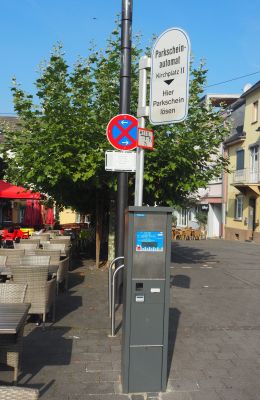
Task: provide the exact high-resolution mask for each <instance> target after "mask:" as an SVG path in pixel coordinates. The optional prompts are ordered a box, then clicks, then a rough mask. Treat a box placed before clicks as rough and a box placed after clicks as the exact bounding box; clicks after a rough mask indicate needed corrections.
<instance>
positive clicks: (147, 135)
mask: <svg viewBox="0 0 260 400" xmlns="http://www.w3.org/2000/svg"><path fill="white" fill-rule="evenodd" d="M153 146H154V135H153V131H152V130H151V129H145V128H138V137H137V147H141V148H143V149H148V150H153Z"/></svg>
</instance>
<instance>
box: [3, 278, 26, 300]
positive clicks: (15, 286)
mask: <svg viewBox="0 0 260 400" xmlns="http://www.w3.org/2000/svg"><path fill="white" fill-rule="evenodd" d="M26 288H27V285H24V284H20V283H12V282H8V283H0V303H23V302H24V298H25V292H26Z"/></svg>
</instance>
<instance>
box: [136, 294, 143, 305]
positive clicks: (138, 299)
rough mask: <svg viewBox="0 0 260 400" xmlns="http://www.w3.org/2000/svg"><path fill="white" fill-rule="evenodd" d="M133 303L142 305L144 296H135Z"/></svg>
mask: <svg viewBox="0 0 260 400" xmlns="http://www.w3.org/2000/svg"><path fill="white" fill-rule="evenodd" d="M135 301H136V302H137V303H144V294H138V295H137V296H135Z"/></svg>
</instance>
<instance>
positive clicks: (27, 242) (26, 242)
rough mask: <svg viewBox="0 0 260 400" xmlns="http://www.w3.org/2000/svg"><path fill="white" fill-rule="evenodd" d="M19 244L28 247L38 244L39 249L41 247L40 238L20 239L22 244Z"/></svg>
mask: <svg viewBox="0 0 260 400" xmlns="http://www.w3.org/2000/svg"><path fill="white" fill-rule="evenodd" d="M19 243H21V244H23V243H24V244H26V245H28V244H32V243H33V244H38V247H39V245H40V239H38V238H34V237H33V238H32V239H20V242H19Z"/></svg>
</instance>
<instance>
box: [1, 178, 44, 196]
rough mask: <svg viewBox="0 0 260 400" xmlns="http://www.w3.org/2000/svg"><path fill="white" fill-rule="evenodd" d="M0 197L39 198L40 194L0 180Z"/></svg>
mask: <svg viewBox="0 0 260 400" xmlns="http://www.w3.org/2000/svg"><path fill="white" fill-rule="evenodd" d="M0 198H1V199H40V198H41V194H40V193H37V192H35V193H34V192H31V191H30V190H27V189H25V188H23V187H22V186H15V185H12V184H11V183H8V182H5V181H1V180H0Z"/></svg>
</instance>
